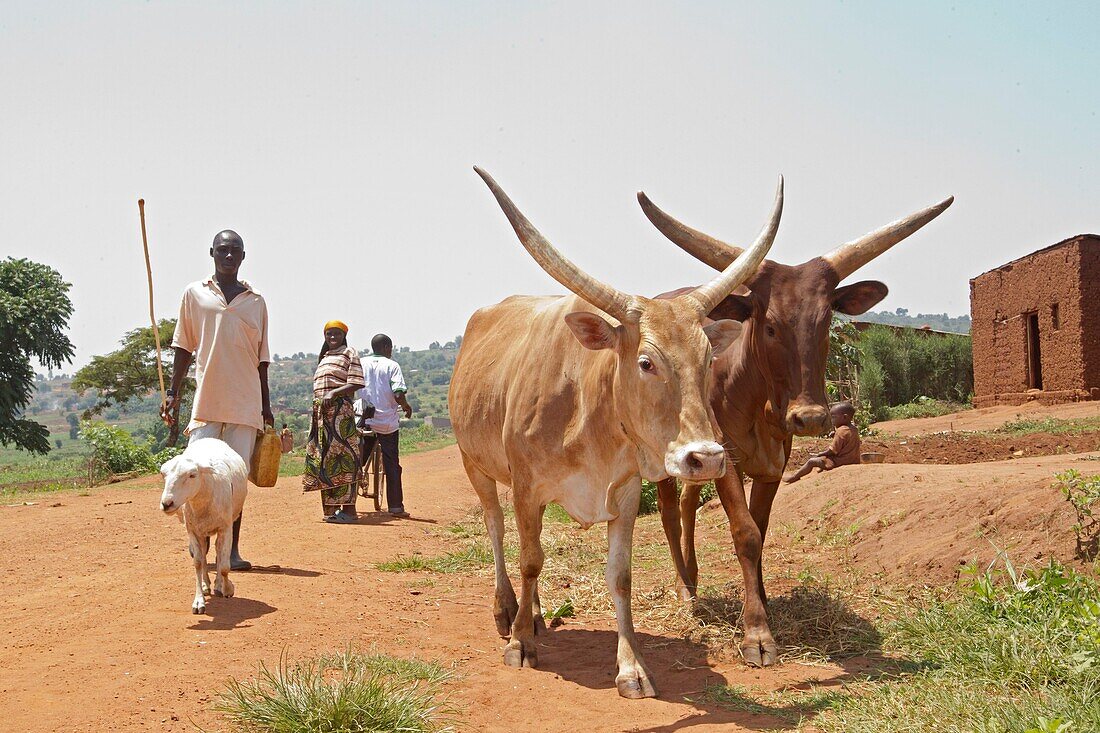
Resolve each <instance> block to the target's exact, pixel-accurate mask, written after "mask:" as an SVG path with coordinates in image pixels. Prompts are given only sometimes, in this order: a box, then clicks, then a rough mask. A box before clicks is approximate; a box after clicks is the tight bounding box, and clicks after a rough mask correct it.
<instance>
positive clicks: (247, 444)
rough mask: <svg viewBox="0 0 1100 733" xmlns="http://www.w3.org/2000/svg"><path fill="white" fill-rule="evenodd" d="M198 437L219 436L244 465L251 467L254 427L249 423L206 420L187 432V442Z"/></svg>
mask: <svg viewBox="0 0 1100 733" xmlns="http://www.w3.org/2000/svg"><path fill="white" fill-rule="evenodd" d="M200 438H220V439H221V440H224V441H225V442H226V443H227V444H228V445H229V447H230V448H232V449H233V450H235V451H236V452H237V455H239V456H240V457H241V458H243V459H244V465H245V466H247V467H248V468H249V469H251V468H252V448H253V447H254V446H255V445H256V428H254V427H252V426H251V425H234V424H233V423H227V422H208V423H206V424H205V425H200V426H199V427H197V428H193V429H192V430H191V432H190V433H188V434H187V443H188V444H191V443H192V442H194V441H196V440H199V439H200Z"/></svg>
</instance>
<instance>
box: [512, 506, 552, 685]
mask: <svg viewBox="0 0 1100 733" xmlns="http://www.w3.org/2000/svg"><path fill="white" fill-rule="evenodd" d="M512 488H513V491H514V495H515V499H514V502H513V503H514V505H515V508H516V526H517V528H518V529H519V572H520V588H519V610H517V611H516V620H515V621H514V622H513V623H512V639H511V641H509V642H508V644H507V645H505V647H504V663H505V664H507V665H508V666H509V667H537V666H538V652H537V650H536V649H535V624H534V609H535V596H536V595H537V593H538V582H539V573H541V572H542V563H543V560H544V559H545V556H544V555H543V552H542V541H541V539H540V537H541V535H542V511H543V507H541V506H537V505H533V502H532V501H531V500H530V499H529V498H527V495H528V494H529V493H530V492H529V491H523V490H520V489H518V488H517V487H515V486H513V487H512Z"/></svg>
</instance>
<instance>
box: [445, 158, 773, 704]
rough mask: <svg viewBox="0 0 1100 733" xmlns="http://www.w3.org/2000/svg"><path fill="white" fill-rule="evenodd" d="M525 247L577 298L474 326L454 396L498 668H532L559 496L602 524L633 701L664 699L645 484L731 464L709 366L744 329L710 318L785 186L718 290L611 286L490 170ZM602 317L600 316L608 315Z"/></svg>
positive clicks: (499, 310)
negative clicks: (633, 594)
mask: <svg viewBox="0 0 1100 733" xmlns="http://www.w3.org/2000/svg"><path fill="white" fill-rule="evenodd" d="M478 173H479V174H480V175H481V177H482V178H483V179H485V182H486V183H487V184H488V185H489V188H490V189H491V190H492V192H493V195H494V196H496V199H497V202H498V203H499V204H500V206H501V208H502V209H503V210H504V213H505V214H506V215H507V217H508V220H509V221H510V222H511V223H512V227H513V228H514V229H515V231H516V234H517V235H518V236H519V239H520V241H521V242H522V243H523V246H524V247H525V248H526V249H527V251H528V252H529V253H530V254H531V256H532V257H534V258H535V260H536V261H538V263H539V264H540V265H541V266H542V268H543V269H544V270H546V271H547V272H548V273H549V274H550V275H552V276H553V277H554V278H555V279H556V280H557V281H558V282H559V283H561V284H562V285H564V286H565V287H567V288H569V289H570V290H571V291H573V292H574V293H576V295H575V296H549V297H533V296H513V297H510V298H508V299H506V300H504V301H503V302H501V303H499V304H497V305H494V306H490V307H487V308H482V309H481V310H479V311H478V312H477V313H475V314H474V315H473V317H471V318H470V322H469V324H468V325H467V327H466V333H465V336H464V337H463V340H462V350H461V352H460V354H459V357H458V360H457V361H456V363H455V370H454V376H453V378H452V380H451V388H450V393H449V396H448V399H449V404H450V411H451V421H452V424H453V426H454V433H455V438H456V439H457V440H458V446H459V449H460V450H461V452H462V462H463V465H464V466H465V468H466V473H467V475H468V476H469V477H470V483H471V484H472V485H473V487H474V490H475V491H476V492H477V495H478V498H479V499H480V500H481V505H482V507H483V508H484V510H485V527H486V530H487V531H488V533H489V537H490V540H491V542H492V546H493V560H494V564H495V568H496V595H495V600H494V602H493V616H494V618H495V620H496V625H497V630H498V631H499V632H500V634H501V636H503V637H505V638H509V641H508V643H507V645H506V646H505V648H504V661H505V663H506V664H508V665H510V666H515V667H519V666H524V667H534V666H536V663H537V652H536V648H535V639H534V635H535V630H536V627H541V628H545V625H544V624H543V622H542V610H541V608H540V605H539V599H538V576H539V573H540V571H541V570H542V563H543V552H542V547H541V544H540V539H539V537H540V534H541V531H542V515H543V510H544V508H545V507H546V505H547V504H548V503H549V502H557V503H558V504H560V505H561V506H562V508H564V509H565V511H566V512H568V513H569V515H570V516H571V517H572V518H573V519H574V520H576V521H577V522H579V523H580V524H581V525H582V526H584V527H588V526H591V525H592V524H595V523H597V522H607V523H608V528H607V535H608V553H607V568H606V579H607V585H608V589H609V590H610V592H611V597H612V599H613V600H614V603H615V616H616V619H617V621H618V632H619V644H618V653H617V655H616V657H617V662H618V675H617V676H616V678H615V684H616V686H617V687H618V690H619V694H620V695H622V696H624V697H652V696H654V695H656V690H655V688H654V686H653V682H652V679H651V677H650V673H649V671H648V670H647V669H646V666H645V663H644V662H643V660H642V657H641V653H640V651H639V648H638V642H637V639H636V638H635V636H634V623H633V620H632V618H631V610H630V554H631V542H632V536H633V532H634V519H635V516H636V515H637V512H638V502H639V497H640V493H641V488H642V484H641V481H642V478H643V477H644V478H646V479H649V480H661V479H664V478H668V477H669V476H673V477H677V478H682V479H685V480H692V481H706V480H710V479H712V478H717V477H718V476H720V475H721V474H722V473H723V472H724V471H725V451H724V450H723V448H722V446H721V445H720V444H719V443H718V442H717V441H716V437H717V435H716V433H715V429H714V424H713V420H712V415H711V414H710V411H709V410H708V408H707V402H706V397H707V388H708V385H707V382H708V379H709V375H710V371H709V369H707V365H708V364H709V363H710V360H711V353H712V352H713V353H715V354H717V353H720V352H721V351H722V350H723V349H724V348H725V347H726V346H728V345H729V344H730V343H731V342H732V341H733V340H734V339H735V338H736V337H737V335H738V334H739V333H740V331H741V325H740V324H739V323H737V322H736V321H728V320H719V321H717V322H716V323H712V324H710V325H709V326H707V327H706V328H704V327H703V326H702V325H701V321H702V320H703V319H704V318H705V317H706V316H707V314H708V313H710V312H711V311H712V310H714V308H715V306H717V305H718V303H719V302H721V301H722V299H723V298H725V297H726V296H727V295H728V294H729V293H730V292H732V291H733V289H734V288H735V287H736V286H737V285H738V284H739V283H741V282H742V281H743V280H745V279H746V278H747V277H748V276H749V275H750V274H752V272H753V271H754V270H755V269H756V267H757V265H758V264H759V263H760V261H761V260H763V258H764V255H765V254H766V253H767V250H768V248H769V247H770V246H771V242H772V240H773V239H774V238H775V232H776V228H777V227H778V225H779V217H780V213H781V211H782V203H783V195H782V180H780V187H779V189H778V191H777V192H776V198H775V205H774V208H773V210H772V215H771V219H770V221H769V222H768V224H767V225H766V226H765V227H764V229H763V231H761V233H760V236H759V237H758V238H757V240H756V243H755V244H754V245H753V246H752V247H751V248H749V249H748V250H747V251H745V252H744V253H742V254H741V255H740V256H739V257H737V258H735V259H734V260H731V261H730V263H727V266H726V267H725V269H724V270H723V272H722V273H721V274H720V275H719V276H718V277H717V278H715V279H714V280H713V281H712V282H710V283H709V284H707V285H704V286H702V287H700V288H697V289H695V290H693V291H691V292H689V293H685V294H683V295H681V296H679V297H677V298H672V299H666V300H650V299H648V298H644V297H641V296H634V295H627V294H624V293H621V292H618V291H616V290H614V289H613V288H611V287H609V286H608V285H605V284H603V283H601V282H599V281H597V280H595V279H594V278H592V277H591V276H589V275H587V274H586V273H584V272H582V271H581V270H580V269H579V268H577V267H576V266H575V265H574V264H573V263H571V262H569V261H568V260H566V259H565V258H564V257H562V256H561V255H560V254H559V253H558V252H557V251H556V250H555V249H554V248H553V247H552V246H551V245H550V243H549V242H548V241H547V240H546V239H545V238H543V237H542V235H541V234H539V233H538V231H537V230H535V228H534V227H533V226H532V225H531V223H530V222H529V221H528V220H527V219H526V218H525V217H524V216H523V214H522V213H520V211H519V210H518V209H517V208H516V207H515V205H514V204H513V203H512V201H511V200H510V199H509V198H508V197H507V195H505V194H504V192H503V191H501V190H500V188H499V187H498V186H497V185H496V183H495V182H494V181H493V179H492V178H490V177H489V176H488V175H487V174H485V173H483V172H481V171H480V170H479V171H478ZM605 314H606V315H605ZM498 483H500V484H506V485H510V486H511V487H512V502H513V505H514V507H515V513H516V524H517V527H518V529H519V553H520V557H519V569H520V574H521V578H522V583H521V586H520V597H519V601H518V602H517V600H516V594H515V592H514V590H513V589H512V584H511V581H510V580H509V578H508V574H507V571H506V569H505V564H504V544H503V543H504V539H503V536H504V515H503V513H502V511H501V507H500V501H499V498H498V495H497V484H498Z"/></svg>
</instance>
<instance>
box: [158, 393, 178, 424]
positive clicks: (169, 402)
mask: <svg viewBox="0 0 1100 733" xmlns="http://www.w3.org/2000/svg"><path fill="white" fill-rule="evenodd" d="M179 406H180V396H179V395H178V394H175V395H169V396H168V397H165V398H164V406H163V407H162V408H161V409H160V419H161V420H163V421H164V424H165V425H175V423H176V410H178V409H179Z"/></svg>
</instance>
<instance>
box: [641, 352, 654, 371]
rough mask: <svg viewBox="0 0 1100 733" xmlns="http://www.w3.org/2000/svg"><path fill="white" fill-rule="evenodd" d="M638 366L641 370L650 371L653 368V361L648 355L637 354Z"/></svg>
mask: <svg viewBox="0 0 1100 733" xmlns="http://www.w3.org/2000/svg"><path fill="white" fill-rule="evenodd" d="M638 368H639V369H641V370H642V371H643V372H650V373H652V372H653V369H654V366H653V362H652V361H651V360H650V358H649V357H648V356H639V357H638Z"/></svg>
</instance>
